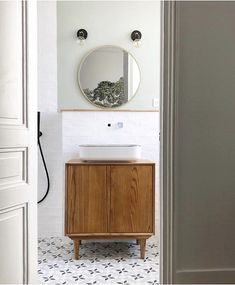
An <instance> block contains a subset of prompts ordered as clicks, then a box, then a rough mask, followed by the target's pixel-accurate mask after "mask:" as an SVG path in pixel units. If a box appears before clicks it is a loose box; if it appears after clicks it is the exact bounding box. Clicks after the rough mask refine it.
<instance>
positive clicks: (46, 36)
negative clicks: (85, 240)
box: [38, 1, 63, 236]
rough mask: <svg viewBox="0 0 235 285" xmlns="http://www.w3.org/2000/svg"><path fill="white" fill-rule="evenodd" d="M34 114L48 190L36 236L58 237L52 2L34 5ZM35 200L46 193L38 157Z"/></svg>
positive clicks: (58, 155) (58, 157) (59, 200)
mask: <svg viewBox="0 0 235 285" xmlns="http://www.w3.org/2000/svg"><path fill="white" fill-rule="evenodd" d="M38 110H39V111H41V131H42V133H43V135H42V137H41V139H40V140H41V145H42V148H43V152H44V156H45V160H46V163H47V166H48V171H49V174H50V180H51V187H50V192H49V195H48V196H47V198H46V200H45V201H43V202H42V203H41V204H39V205H38V234H39V236H61V235H62V233H63V232H62V224H63V211H62V197H63V193H62V191H63V187H62V183H63V178H62V177H63V172H62V165H63V164H62V129H61V125H62V124H61V114H60V113H57V47H56V2H53V1H40V2H38ZM38 162H39V165H38V199H40V198H41V197H42V196H43V194H44V193H45V191H46V188H47V181H46V176H45V171H44V168H43V164H42V159H41V156H40V154H39V153H38Z"/></svg>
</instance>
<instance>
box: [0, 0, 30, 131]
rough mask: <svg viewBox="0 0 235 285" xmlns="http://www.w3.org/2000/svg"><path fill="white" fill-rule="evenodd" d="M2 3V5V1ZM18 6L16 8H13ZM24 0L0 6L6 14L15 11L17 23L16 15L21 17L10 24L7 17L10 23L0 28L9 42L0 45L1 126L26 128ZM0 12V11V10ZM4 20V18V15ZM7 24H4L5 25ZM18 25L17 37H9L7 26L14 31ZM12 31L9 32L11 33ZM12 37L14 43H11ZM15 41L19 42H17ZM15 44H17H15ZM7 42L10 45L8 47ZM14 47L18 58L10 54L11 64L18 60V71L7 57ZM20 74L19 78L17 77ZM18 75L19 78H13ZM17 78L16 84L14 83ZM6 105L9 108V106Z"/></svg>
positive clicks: (16, 17)
mask: <svg viewBox="0 0 235 285" xmlns="http://www.w3.org/2000/svg"><path fill="white" fill-rule="evenodd" d="M2 5H3V4H2ZM14 5H17V7H14ZM26 6H27V1H12V3H11V2H8V1H6V4H5V5H4V6H2V9H1V10H2V13H3V14H5V13H6V14H7V12H9V11H10V12H11V13H13V14H15V17H14V18H15V19H16V21H17V22H18V18H19V17H20V19H19V21H20V24H18V23H17V24H16V23H15V25H13V24H14V23H13V24H12V25H11V24H10V23H11V22H12V17H11V18H9V20H8V21H9V25H7V26H8V29H6V30H4V29H2V30H1V32H2V33H7V35H6V37H3V38H5V41H7V39H9V42H6V43H5V45H6V46H5V45H4V47H5V49H3V47H2V49H3V50H2V51H1V52H2V59H1V60H2V61H4V59H6V63H3V62H2V68H0V75H1V79H0V93H1V97H2V99H1V101H0V103H1V104H0V127H1V128H2V127H9V126H14V127H17V126H18V127H22V126H23V127H27V111H26V110H27V48H26V47H27V28H26V27H27V13H26V9H27V7H26ZM0 13H1V12H0ZM3 21H4V22H5V21H6V19H5V17H4V20H3ZM5 25H6V23H5V24H4V26H5ZM15 27H17V29H19V30H18V35H19V38H16V39H14V37H9V33H10V32H9V29H12V33H13V34H14V33H15V31H14V30H13V29H15ZM10 34H11V33H10ZM13 40H15V42H13V43H12V42H11V41H13ZM17 41H20V43H18V42H17ZM17 44H18V46H17ZM7 45H9V47H7ZM14 46H16V49H17V50H16V52H15V53H14V56H17V57H18V58H17V59H16V58H14V56H13V55H11V58H10V59H11V60H12V64H13V63H14V64H15V62H17V64H15V65H17V66H15V69H17V70H18V74H17V72H16V71H15V72H14V71H13V70H14V68H12V66H10V67H9V65H10V60H9V58H8V55H9V53H8V50H12V48H13V47H14ZM18 77H19V78H18ZM16 78H18V79H16ZM16 81H17V82H18V83H16ZM16 92H17V98H15V93H16ZM9 105H10V106H11V108H9Z"/></svg>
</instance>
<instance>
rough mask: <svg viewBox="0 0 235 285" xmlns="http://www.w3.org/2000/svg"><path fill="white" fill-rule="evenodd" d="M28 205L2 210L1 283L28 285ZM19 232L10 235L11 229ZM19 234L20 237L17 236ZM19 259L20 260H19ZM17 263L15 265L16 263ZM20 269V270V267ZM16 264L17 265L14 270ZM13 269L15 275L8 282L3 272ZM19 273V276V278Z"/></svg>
mask: <svg viewBox="0 0 235 285" xmlns="http://www.w3.org/2000/svg"><path fill="white" fill-rule="evenodd" d="M27 213H28V211H27V204H26V203H25V204H21V205H18V206H14V207H8V208H5V209H0V232H1V237H0V241H1V242H0V248H1V247H3V248H1V254H2V255H3V256H4V258H1V260H0V283H1V284H4V283H9V282H11V283H23V284H27V283H28V271H27V268H28V266H27V264H28V251H27V243H28V232H27V227H26V221H27ZM16 226H18V232H16V231H14V235H9V230H7V229H8V228H9V227H14V228H16ZM17 234H18V235H17ZM17 258H18V260H17ZM14 262H15V263H14ZM17 263H18V264H20V267H21V268H19V265H18V264H17ZM14 264H16V266H15V268H14ZM8 267H11V269H12V272H13V271H14V274H10V272H9V274H10V275H12V276H10V277H9V278H10V280H9V278H7V280H5V279H3V278H4V276H6V274H1V270H3V271H4V270H9V269H8ZM17 273H18V276H17Z"/></svg>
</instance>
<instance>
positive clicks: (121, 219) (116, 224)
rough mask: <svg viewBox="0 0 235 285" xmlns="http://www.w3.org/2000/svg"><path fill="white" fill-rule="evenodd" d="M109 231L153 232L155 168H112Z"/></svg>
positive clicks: (149, 166) (122, 166)
mask: <svg viewBox="0 0 235 285" xmlns="http://www.w3.org/2000/svg"><path fill="white" fill-rule="evenodd" d="M110 189H111V193H110V195H111V207H110V208H111V215H110V231H111V232H113V233H152V232H153V231H154V227H153V213H154V167H153V166H152V165H119V166H115V165H113V166H111V187H110Z"/></svg>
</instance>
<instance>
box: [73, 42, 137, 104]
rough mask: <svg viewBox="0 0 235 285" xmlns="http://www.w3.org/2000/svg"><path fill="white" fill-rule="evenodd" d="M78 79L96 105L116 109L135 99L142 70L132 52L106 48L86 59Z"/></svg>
mask: <svg viewBox="0 0 235 285" xmlns="http://www.w3.org/2000/svg"><path fill="white" fill-rule="evenodd" d="M78 80H79V85H80V88H81V90H82V92H83V94H84V95H85V97H86V98H87V99H88V100H89V101H90V102H91V103H92V104H95V105H96V106H100V107H107V108H113V107H118V106H121V105H123V104H125V103H127V102H128V101H130V100H131V99H132V98H133V97H134V95H135V93H136V91H137V89H138V86H139V83H140V70H139V67H138V65H137V62H136V60H135V59H134V57H133V56H132V55H131V54H130V53H128V52H127V51H125V50H123V49H121V48H119V47H115V46H104V47H100V48H97V49H95V50H94V51H92V52H91V53H89V54H88V55H87V56H86V57H85V59H84V60H83V62H82V64H81V66H80V70H79V73H78Z"/></svg>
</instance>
